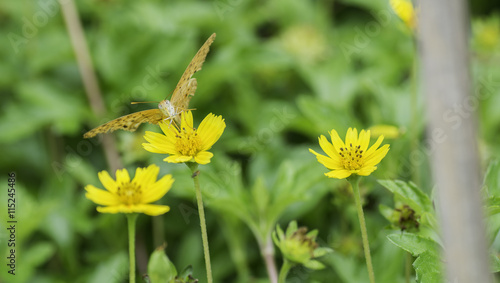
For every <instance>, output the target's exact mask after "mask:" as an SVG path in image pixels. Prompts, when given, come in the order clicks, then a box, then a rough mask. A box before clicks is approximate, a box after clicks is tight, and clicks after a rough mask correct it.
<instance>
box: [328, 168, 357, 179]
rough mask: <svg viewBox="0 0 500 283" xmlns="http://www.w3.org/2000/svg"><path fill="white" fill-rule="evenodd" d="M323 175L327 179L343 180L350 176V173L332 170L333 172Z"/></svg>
mask: <svg viewBox="0 0 500 283" xmlns="http://www.w3.org/2000/svg"><path fill="white" fill-rule="evenodd" d="M325 175H326V176H327V177H328V178H335V179H345V178H347V177H349V176H351V172H350V171H348V170H334V171H330V172H328V173H325Z"/></svg>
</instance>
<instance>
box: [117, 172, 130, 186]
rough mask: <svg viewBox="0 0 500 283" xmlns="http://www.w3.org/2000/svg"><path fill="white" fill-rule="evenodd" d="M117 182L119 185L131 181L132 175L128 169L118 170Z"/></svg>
mask: <svg viewBox="0 0 500 283" xmlns="http://www.w3.org/2000/svg"><path fill="white" fill-rule="evenodd" d="M116 182H117V183H118V185H120V184H122V183H129V182H130V176H129V175H128V172H127V170H126V169H122V170H116Z"/></svg>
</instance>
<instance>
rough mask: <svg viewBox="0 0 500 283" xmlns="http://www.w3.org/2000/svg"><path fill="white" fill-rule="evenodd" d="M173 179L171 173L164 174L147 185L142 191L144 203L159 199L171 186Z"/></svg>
mask: <svg viewBox="0 0 500 283" xmlns="http://www.w3.org/2000/svg"><path fill="white" fill-rule="evenodd" d="M173 182H174V179H173V178H172V175H170V174H169V175H165V176H163V177H162V178H161V179H160V180H158V181H157V182H156V183H154V184H153V185H151V186H149V187H148V189H147V191H144V192H143V196H142V201H143V202H144V203H150V202H155V201H157V200H159V199H161V198H162V197H163V196H164V195H165V194H166V193H167V192H168V191H169V190H170V188H171V187H172V183H173Z"/></svg>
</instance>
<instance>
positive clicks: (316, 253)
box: [314, 247, 333, 258]
mask: <svg viewBox="0 0 500 283" xmlns="http://www.w3.org/2000/svg"><path fill="white" fill-rule="evenodd" d="M329 253H333V250H332V249H330V248H324V247H319V248H316V249H315V250H314V257H315V258H316V257H322V256H324V255H326V254H329Z"/></svg>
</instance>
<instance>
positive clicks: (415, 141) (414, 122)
mask: <svg viewBox="0 0 500 283" xmlns="http://www.w3.org/2000/svg"><path fill="white" fill-rule="evenodd" d="M413 50H414V51H415V52H414V55H413V63H412V68H411V82H410V83H411V94H410V111H411V123H410V127H411V129H410V149H411V152H417V151H418V149H419V147H420V142H419V129H418V124H419V121H420V120H421V117H420V116H419V115H418V92H417V71H418V70H417V60H418V57H417V54H416V53H417V52H416V51H417V42H416V39H415V38H414V39H413ZM413 170H414V171H413V172H414V174H413V176H412V177H413V178H412V179H413V181H414V182H415V184H417V186H419V185H420V166H419V165H418V164H416V166H413Z"/></svg>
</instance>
